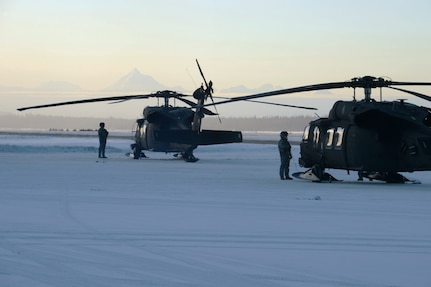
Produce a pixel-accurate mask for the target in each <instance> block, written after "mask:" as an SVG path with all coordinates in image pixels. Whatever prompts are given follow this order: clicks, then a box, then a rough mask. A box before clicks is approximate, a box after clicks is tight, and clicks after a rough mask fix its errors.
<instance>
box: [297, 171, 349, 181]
mask: <svg viewBox="0 0 431 287" xmlns="http://www.w3.org/2000/svg"><path fill="white" fill-rule="evenodd" d="M292 176H293V177H296V178H299V179H305V180H310V181H312V182H335V181H342V180H339V179H336V178H335V177H333V176H332V175H330V174H329V173H327V172H324V173H323V175H322V177H321V178H319V177H318V176H317V175H316V174H314V173H313V170H312V169H311V168H310V169H308V170H306V171H304V172H295V173H293V174H292Z"/></svg>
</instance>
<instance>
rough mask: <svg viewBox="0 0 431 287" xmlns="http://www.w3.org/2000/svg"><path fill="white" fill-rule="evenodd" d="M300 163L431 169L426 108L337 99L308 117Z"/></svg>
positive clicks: (389, 169) (366, 168)
mask: <svg viewBox="0 0 431 287" xmlns="http://www.w3.org/2000/svg"><path fill="white" fill-rule="evenodd" d="M300 148H301V151H300V153H301V157H300V164H301V166H304V167H310V168H311V167H313V166H315V165H319V166H320V167H321V168H334V169H345V170H355V171H363V172H379V173H396V172H413V171H423V170H431V114H430V111H429V109H428V108H424V107H419V106H416V105H413V104H409V103H406V102H405V101H403V100H401V101H394V102H376V101H374V100H363V101H338V102H336V103H335V104H334V106H333V108H332V110H331V111H330V114H329V116H328V118H321V119H318V120H315V121H312V122H310V124H309V125H308V126H307V127H306V128H305V130H304V134H303V139H302V142H301V144H300Z"/></svg>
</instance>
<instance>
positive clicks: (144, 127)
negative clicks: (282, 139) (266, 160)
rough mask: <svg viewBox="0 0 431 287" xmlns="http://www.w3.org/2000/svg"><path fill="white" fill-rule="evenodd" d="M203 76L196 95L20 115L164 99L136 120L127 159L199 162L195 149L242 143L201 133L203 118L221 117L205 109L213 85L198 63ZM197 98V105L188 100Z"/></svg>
mask: <svg viewBox="0 0 431 287" xmlns="http://www.w3.org/2000/svg"><path fill="white" fill-rule="evenodd" d="M196 63H197V65H198V68H199V71H200V74H201V76H202V78H203V80H204V83H205V87H204V86H203V84H202V85H201V87H199V88H198V89H196V90H195V91H194V93H193V95H185V94H182V93H177V92H175V91H170V90H164V91H158V92H155V93H150V94H142V95H126V96H113V97H104V98H93V99H84V100H75V101H67V102H59V103H53V104H45V105H38V106H30V107H23V108H18V109H17V110H18V111H25V110H28V109H39V108H47V107H55V106H64V105H74V104H84V103H94V102H106V101H107V102H112V103H121V102H125V101H129V100H136V99H148V98H158V99H160V98H161V99H163V105H161V106H147V107H145V108H144V110H143V117H142V118H139V119H137V120H136V123H135V127H134V132H133V133H134V143H133V144H131V145H130V147H131V149H132V152H131V153H128V154H127V155H130V156H133V158H134V159H139V158H141V157H146V155H145V153H144V150H150V151H154V152H165V153H171V152H172V153H176V154H175V156H176V157H179V158H182V159H184V160H185V161H187V162H195V161H197V160H198V158H196V157H195V156H194V155H193V151H194V149H196V148H197V147H198V146H199V145H213V144H226V143H238V142H242V133H241V132H240V131H223V130H203V129H201V124H202V118H203V117H204V116H205V115H209V116H215V115H218V114H217V113H214V112H212V111H211V110H209V109H207V108H205V107H204V106H203V105H204V102H205V101H206V100H207V99H208V98H210V99H211V100H212V102H213V103H214V100H213V96H212V94H213V91H214V90H213V82H212V81H209V82H207V81H206V79H205V77H204V74H203V72H202V69H201V67H200V65H199V62H198V60H196ZM186 97H193V98H194V99H195V100H197V102H196V103H195V102H193V101H191V100H188V99H186ZM170 99H174V100H179V101H181V102H184V103H186V104H187V105H188V106H189V107H178V106H172V105H170V103H169V100H170Z"/></svg>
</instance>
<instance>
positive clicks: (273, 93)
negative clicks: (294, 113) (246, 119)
mask: <svg viewBox="0 0 431 287" xmlns="http://www.w3.org/2000/svg"><path fill="white" fill-rule="evenodd" d="M345 87H346V82H336V83H326V84H317V85H308V86H302V87H295V88H289V89H282V90H276V91H271V92H263V93H258V94H253V95H248V96H240V97H234V98H230V99H229V100H225V101H221V102H216V103H215V104H216V105H221V104H227V103H232V102H238V101H249V100H253V99H259V98H265V97H272V96H277V95H284V94H293V93H300V92H309V91H317V90H328V89H339V88H345ZM208 105H209V104H207V105H205V106H208ZM299 108H306V109H310V108H309V107H299ZM311 109H314V108H311Z"/></svg>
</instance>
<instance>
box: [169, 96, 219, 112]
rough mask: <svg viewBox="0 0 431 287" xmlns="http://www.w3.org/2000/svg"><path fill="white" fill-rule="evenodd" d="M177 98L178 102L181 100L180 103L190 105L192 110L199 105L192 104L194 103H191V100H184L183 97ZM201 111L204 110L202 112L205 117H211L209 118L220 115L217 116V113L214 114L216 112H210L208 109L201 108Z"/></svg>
mask: <svg viewBox="0 0 431 287" xmlns="http://www.w3.org/2000/svg"><path fill="white" fill-rule="evenodd" d="M175 98H176V99H177V100H180V101H182V102H184V103H186V104H188V105H189V106H191V107H192V108H196V106H197V104H196V103H195V102H192V101H190V100H187V99H184V98H182V97H175ZM201 109H202V112H203V113H204V114H205V115H209V116H216V115H218V114H216V113H214V112H212V111H210V110H208V109H207V108H204V107H201Z"/></svg>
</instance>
